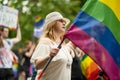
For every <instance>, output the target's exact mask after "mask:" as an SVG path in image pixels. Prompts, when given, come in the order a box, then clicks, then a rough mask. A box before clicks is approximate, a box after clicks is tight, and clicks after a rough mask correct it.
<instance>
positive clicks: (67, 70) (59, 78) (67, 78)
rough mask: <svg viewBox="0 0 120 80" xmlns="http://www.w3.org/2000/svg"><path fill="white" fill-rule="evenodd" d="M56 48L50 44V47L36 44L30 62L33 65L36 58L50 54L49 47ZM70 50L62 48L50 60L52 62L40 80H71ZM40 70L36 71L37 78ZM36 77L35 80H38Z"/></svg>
mask: <svg viewBox="0 0 120 80" xmlns="http://www.w3.org/2000/svg"><path fill="white" fill-rule="evenodd" d="M55 46H56V47H57V46H58V45H57V44H56V43H52V44H51V45H50V46H48V45H45V44H41V43H38V45H37V47H36V49H35V51H34V53H33V55H32V57H31V62H32V63H34V61H35V59H37V58H38V57H39V58H40V57H45V56H46V55H48V54H49V53H50V47H55ZM69 50H70V48H69V47H68V46H63V47H61V49H60V50H59V52H58V54H57V55H56V56H55V57H54V58H53V59H52V62H51V63H50V64H49V66H48V67H47V69H46V71H45V72H44V74H43V75H42V78H41V80H71V64H72V56H71V55H70V51H69ZM39 72H40V70H39V71H38V74H37V77H38V75H39ZM37 77H36V80H38V79H37Z"/></svg>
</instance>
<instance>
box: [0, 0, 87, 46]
mask: <svg viewBox="0 0 120 80" xmlns="http://www.w3.org/2000/svg"><path fill="white" fill-rule="evenodd" d="M3 1H4V0H0V4H3ZM8 1H9V2H8V5H10V6H14V7H15V8H16V9H18V10H19V24H20V27H21V32H22V41H21V42H20V43H18V44H17V45H16V46H19V45H21V44H23V45H24V42H25V40H27V39H33V40H35V38H34V36H33V29H34V23H35V17H36V16H38V15H39V16H41V18H45V16H46V15H47V14H48V13H49V12H52V11H59V12H60V13H61V14H63V16H64V17H67V18H69V19H70V20H71V23H72V21H73V20H74V18H75V17H76V15H77V14H78V12H79V11H80V8H81V7H82V6H83V4H84V3H85V1H86V0H8ZM23 9H26V10H23ZM15 35H16V32H15V31H10V37H14V36H15Z"/></svg>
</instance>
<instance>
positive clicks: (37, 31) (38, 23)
mask: <svg viewBox="0 0 120 80" xmlns="http://www.w3.org/2000/svg"><path fill="white" fill-rule="evenodd" d="M43 24H44V19H41V18H40V16H37V17H36V18H35V27H34V36H35V37H36V38H40V36H41V35H42V33H43Z"/></svg>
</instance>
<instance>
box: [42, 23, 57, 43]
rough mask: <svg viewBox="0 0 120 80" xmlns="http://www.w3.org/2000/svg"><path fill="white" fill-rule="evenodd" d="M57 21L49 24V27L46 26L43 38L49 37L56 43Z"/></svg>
mask: <svg viewBox="0 0 120 80" xmlns="http://www.w3.org/2000/svg"><path fill="white" fill-rule="evenodd" d="M56 23H57V21H53V22H51V23H49V24H48V25H47V26H44V31H43V36H42V37H47V38H50V39H51V40H53V41H55V39H56V35H55V28H54V27H55V25H56Z"/></svg>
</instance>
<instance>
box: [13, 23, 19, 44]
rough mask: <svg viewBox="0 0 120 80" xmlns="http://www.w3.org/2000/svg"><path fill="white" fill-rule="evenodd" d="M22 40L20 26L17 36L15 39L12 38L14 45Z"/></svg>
mask: <svg viewBox="0 0 120 80" xmlns="http://www.w3.org/2000/svg"><path fill="white" fill-rule="evenodd" d="M20 40H21V30H20V25H19V24H18V29H17V35H16V37H15V38H12V41H13V43H17V42H19V41H20Z"/></svg>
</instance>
